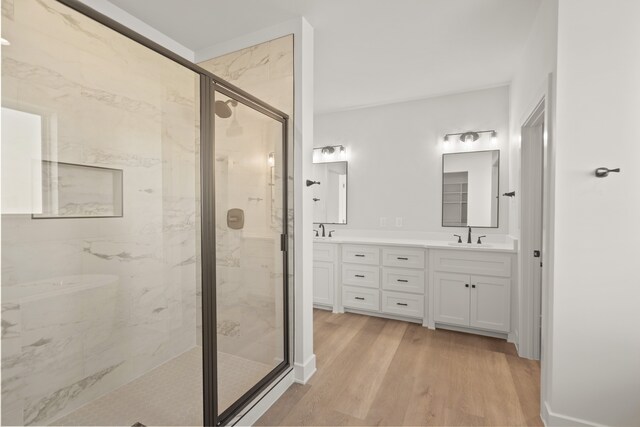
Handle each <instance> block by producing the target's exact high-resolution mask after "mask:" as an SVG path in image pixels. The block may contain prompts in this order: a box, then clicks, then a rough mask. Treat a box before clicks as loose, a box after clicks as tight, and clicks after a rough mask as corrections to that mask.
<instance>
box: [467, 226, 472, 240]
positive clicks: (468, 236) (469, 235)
mask: <svg viewBox="0 0 640 427" xmlns="http://www.w3.org/2000/svg"><path fill="white" fill-rule="evenodd" d="M467 243H471V227H469V234H468V235H467Z"/></svg>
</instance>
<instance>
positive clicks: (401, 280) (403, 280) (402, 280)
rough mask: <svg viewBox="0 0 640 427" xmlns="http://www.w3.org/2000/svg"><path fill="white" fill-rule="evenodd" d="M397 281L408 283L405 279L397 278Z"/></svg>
mask: <svg viewBox="0 0 640 427" xmlns="http://www.w3.org/2000/svg"><path fill="white" fill-rule="evenodd" d="M398 282H402V283H408V282H409V281H408V280H405V279H398Z"/></svg>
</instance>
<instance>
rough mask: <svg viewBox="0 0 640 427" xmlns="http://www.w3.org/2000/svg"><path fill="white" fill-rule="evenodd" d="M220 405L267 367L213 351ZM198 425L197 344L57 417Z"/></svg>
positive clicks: (63, 421) (86, 422) (74, 422)
mask: <svg viewBox="0 0 640 427" xmlns="http://www.w3.org/2000/svg"><path fill="white" fill-rule="evenodd" d="M218 366H219V369H218V377H219V384H220V387H219V388H220V391H219V393H220V396H219V399H220V401H219V406H220V408H227V407H228V406H229V405H231V404H232V403H233V402H234V401H235V400H236V399H237V398H238V397H240V396H241V395H242V394H244V393H245V392H246V391H247V390H249V389H250V388H251V387H252V386H253V385H254V384H255V383H256V382H257V381H259V380H260V379H262V378H263V377H264V376H265V375H266V374H267V373H268V372H269V371H270V370H271V369H272V368H271V367H269V366H268V365H265V364H263V363H259V362H255V361H252V360H247V359H244V358H241V357H237V356H233V355H230V354H227V353H218ZM136 422H139V423H142V424H144V425H148V426H152V425H153V426H167V425H180V426H201V425H202V349H201V348H200V347H196V348H193V349H191V350H189V351H187V352H186V353H183V354H181V355H180V356H178V357H176V358H175V359H172V360H170V361H168V362H167V363H165V364H163V365H161V366H159V367H157V368H155V369H153V370H152V371H149V372H147V373H146V374H144V375H143V376H141V377H140V378H138V379H136V380H134V381H132V382H130V383H128V384H126V385H124V386H122V387H120V388H119V389H117V390H114V391H112V392H111V393H108V394H106V395H104V396H102V397H100V398H98V399H96V400H94V401H92V402H90V403H88V404H87V405H85V406H83V407H81V408H79V409H77V410H75V411H73V412H71V413H70V414H68V415H66V416H64V417H62V418H60V419H58V420H57V421H55V422H53V423H52V424H51V425H57V426H81V425H82V426H90V425H94V426H106V425H108V426H131V425H133V424H135V423H136Z"/></svg>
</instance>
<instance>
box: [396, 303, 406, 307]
mask: <svg viewBox="0 0 640 427" xmlns="http://www.w3.org/2000/svg"><path fill="white" fill-rule="evenodd" d="M396 304H398V305H402V306H405V307H406V306H407V304H406V303H404V302H397V303H396Z"/></svg>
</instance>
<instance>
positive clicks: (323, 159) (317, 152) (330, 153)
mask: <svg viewBox="0 0 640 427" xmlns="http://www.w3.org/2000/svg"><path fill="white" fill-rule="evenodd" d="M346 160H347V149H346V148H345V147H344V146H343V145H326V146H324V147H317V148H314V149H313V163H332V162H344V161H346Z"/></svg>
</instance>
